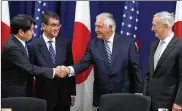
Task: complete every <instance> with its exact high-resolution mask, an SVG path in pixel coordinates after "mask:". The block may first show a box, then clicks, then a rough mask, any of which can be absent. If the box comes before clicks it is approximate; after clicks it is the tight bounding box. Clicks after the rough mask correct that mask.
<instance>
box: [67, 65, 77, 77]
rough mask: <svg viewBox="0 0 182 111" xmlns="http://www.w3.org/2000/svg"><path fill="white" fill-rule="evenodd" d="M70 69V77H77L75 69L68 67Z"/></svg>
mask: <svg viewBox="0 0 182 111" xmlns="http://www.w3.org/2000/svg"><path fill="white" fill-rule="evenodd" d="M68 67H69V68H70V74H69V76H68V77H71V76H74V75H75V71H74V69H73V67H72V66H68Z"/></svg>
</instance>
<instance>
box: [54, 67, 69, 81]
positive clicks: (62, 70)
mask: <svg viewBox="0 0 182 111" xmlns="http://www.w3.org/2000/svg"><path fill="white" fill-rule="evenodd" d="M55 73H56V76H57V77H60V78H64V77H66V76H67V75H69V74H70V68H69V67H66V66H63V65H62V66H57V67H56V68H55Z"/></svg>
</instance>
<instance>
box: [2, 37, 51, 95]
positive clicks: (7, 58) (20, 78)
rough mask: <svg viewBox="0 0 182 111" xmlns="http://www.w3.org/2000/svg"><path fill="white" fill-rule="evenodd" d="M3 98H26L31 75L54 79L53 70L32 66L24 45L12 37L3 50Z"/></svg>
mask: <svg viewBox="0 0 182 111" xmlns="http://www.w3.org/2000/svg"><path fill="white" fill-rule="evenodd" d="M1 60H2V72H1V74H2V97H9V96H26V95H25V88H26V82H27V78H28V76H29V75H42V76H45V77H46V78H48V79H52V78H53V69H52V68H45V67H38V66H35V65H33V64H30V61H29V58H28V57H27V55H26V51H25V48H24V46H23V45H22V43H21V42H20V41H19V40H18V39H17V38H16V37H15V36H14V35H11V36H10V37H9V38H8V39H7V41H6V43H5V44H4V46H3V48H2V55H1Z"/></svg>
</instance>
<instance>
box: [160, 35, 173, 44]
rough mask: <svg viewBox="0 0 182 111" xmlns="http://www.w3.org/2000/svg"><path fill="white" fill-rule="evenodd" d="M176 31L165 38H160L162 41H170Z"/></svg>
mask: <svg viewBox="0 0 182 111" xmlns="http://www.w3.org/2000/svg"><path fill="white" fill-rule="evenodd" d="M173 36H174V33H171V34H170V35H169V36H167V37H166V38H165V39H164V40H160V41H161V42H165V43H169V42H170V41H171V39H172V38H173Z"/></svg>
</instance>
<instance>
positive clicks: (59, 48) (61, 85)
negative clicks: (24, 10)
mask: <svg viewBox="0 0 182 111" xmlns="http://www.w3.org/2000/svg"><path fill="white" fill-rule="evenodd" d="M59 19H60V18H59V16H58V15H57V14H56V13H54V12H50V11H49V12H45V13H44V14H43V15H42V16H41V27H42V30H43V34H42V35H41V37H40V39H38V40H35V41H32V42H31V43H30V44H29V48H30V53H31V62H32V63H34V64H36V65H38V66H46V67H55V66H57V65H58V64H59V65H71V64H73V58H72V52H71V45H70V44H69V43H68V42H67V41H66V40H64V39H62V38H61V37H59V36H58V34H59V31H60V27H61V25H60V20H59ZM75 93H76V91H75V79H74V77H71V78H69V77H65V78H62V79H60V78H54V79H53V80H50V79H46V78H45V77H43V76H36V83H35V96H36V97H37V98H42V99H45V100H46V101H47V111H70V104H72V105H73V104H74V97H71V95H75Z"/></svg>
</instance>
